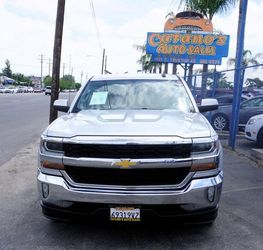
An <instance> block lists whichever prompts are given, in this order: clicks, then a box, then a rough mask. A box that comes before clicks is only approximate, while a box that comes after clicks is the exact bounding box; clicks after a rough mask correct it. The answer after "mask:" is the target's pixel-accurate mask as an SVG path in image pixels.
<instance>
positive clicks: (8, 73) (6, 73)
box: [2, 59, 12, 78]
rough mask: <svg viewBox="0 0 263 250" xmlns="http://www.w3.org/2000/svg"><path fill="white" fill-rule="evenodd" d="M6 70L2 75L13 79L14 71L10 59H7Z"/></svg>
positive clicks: (3, 70)
mask: <svg viewBox="0 0 263 250" xmlns="http://www.w3.org/2000/svg"><path fill="white" fill-rule="evenodd" d="M5 65H6V66H5V68H3V69H2V73H3V75H4V76H7V77H10V78H11V77H12V70H11V65H10V62H9V60H8V59H6V61H5Z"/></svg>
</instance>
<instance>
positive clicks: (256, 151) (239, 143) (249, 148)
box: [219, 134, 263, 167]
mask: <svg viewBox="0 0 263 250" xmlns="http://www.w3.org/2000/svg"><path fill="white" fill-rule="evenodd" d="M219 138H220V141H221V143H222V145H223V147H224V148H225V149H229V150H232V149H230V148H229V146H228V135H226V134H223V135H222V134H221V135H220V134H219ZM234 152H235V153H236V154H238V155H239V156H245V157H246V158H247V159H249V160H251V161H253V162H255V163H256V164H257V165H258V166H260V167H263V148H262V147H259V146H258V145H257V144H256V142H254V141H249V140H247V139H246V138H245V136H244V134H239V135H238V136H237V139H236V146H235V149H234Z"/></svg>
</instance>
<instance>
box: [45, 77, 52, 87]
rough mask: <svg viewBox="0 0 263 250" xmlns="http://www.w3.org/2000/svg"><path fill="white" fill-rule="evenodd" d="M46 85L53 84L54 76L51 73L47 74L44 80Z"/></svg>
mask: <svg viewBox="0 0 263 250" xmlns="http://www.w3.org/2000/svg"><path fill="white" fill-rule="evenodd" d="M43 82H44V84H45V86H51V85H52V77H51V76H50V75H47V76H45V78H44V80H43Z"/></svg>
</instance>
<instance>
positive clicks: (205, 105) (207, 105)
mask: <svg viewBox="0 0 263 250" xmlns="http://www.w3.org/2000/svg"><path fill="white" fill-rule="evenodd" d="M198 109H199V111H200V112H201V113H204V112H208V111H213V110H216V109H218V101H217V100H216V99H210V98H207V99H202V100H201V105H200V106H198Z"/></svg>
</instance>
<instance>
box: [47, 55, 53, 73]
mask: <svg viewBox="0 0 263 250" xmlns="http://www.w3.org/2000/svg"><path fill="white" fill-rule="evenodd" d="M51 64H52V63H51V58H49V59H48V75H49V76H50V72H51Z"/></svg>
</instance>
